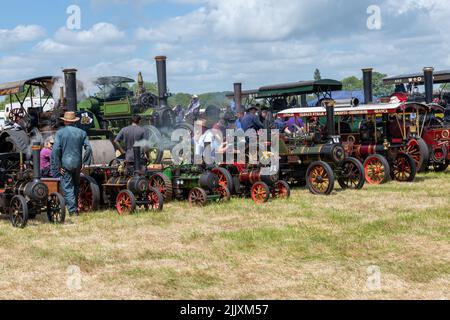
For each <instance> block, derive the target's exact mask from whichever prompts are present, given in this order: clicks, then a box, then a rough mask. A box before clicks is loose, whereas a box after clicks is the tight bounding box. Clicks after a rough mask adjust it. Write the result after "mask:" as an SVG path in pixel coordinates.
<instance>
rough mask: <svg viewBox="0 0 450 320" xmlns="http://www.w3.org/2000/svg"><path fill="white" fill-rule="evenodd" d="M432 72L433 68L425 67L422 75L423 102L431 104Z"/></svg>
mask: <svg viewBox="0 0 450 320" xmlns="http://www.w3.org/2000/svg"><path fill="white" fill-rule="evenodd" d="M433 72H434V68H432V67H426V68H423V75H424V81H425V102H426V103H432V102H433V86H434V83H433Z"/></svg>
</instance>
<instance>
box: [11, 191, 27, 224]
mask: <svg viewBox="0 0 450 320" xmlns="http://www.w3.org/2000/svg"><path fill="white" fill-rule="evenodd" d="M10 220H11V224H12V226H13V227H14V228H25V226H26V225H27V222H28V205H27V200H26V199H25V198H24V197H22V196H15V197H14V198H12V200H11V203H10Z"/></svg>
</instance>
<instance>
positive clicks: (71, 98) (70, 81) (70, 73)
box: [63, 69, 78, 112]
mask: <svg viewBox="0 0 450 320" xmlns="http://www.w3.org/2000/svg"><path fill="white" fill-rule="evenodd" d="M63 72H64V82H65V85H66V110H67V111H73V112H76V111H77V103H78V101H77V70H76V69H65V70H63Z"/></svg>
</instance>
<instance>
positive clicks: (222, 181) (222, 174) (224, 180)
mask: <svg viewBox="0 0 450 320" xmlns="http://www.w3.org/2000/svg"><path fill="white" fill-rule="evenodd" d="M211 172H212V173H214V174H215V175H216V176H218V177H219V185H221V186H222V187H225V188H228V190H229V191H230V192H231V193H232V192H233V190H234V188H233V177H232V176H231V173H230V171H228V170H227V169H225V168H221V167H217V168H214V169H212V170H211Z"/></svg>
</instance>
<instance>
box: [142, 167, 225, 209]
mask: <svg viewBox="0 0 450 320" xmlns="http://www.w3.org/2000/svg"><path fill="white" fill-rule="evenodd" d="M147 176H148V177H149V181H150V185H151V186H152V187H153V188H156V189H158V190H159V191H161V193H162V194H163V195H164V199H165V200H166V201H170V200H173V199H177V200H184V199H187V200H188V201H189V204H190V205H191V206H204V205H206V204H207V203H208V202H212V201H218V202H223V201H229V200H230V197H231V194H230V191H229V190H228V188H227V187H225V186H223V185H221V184H220V183H219V177H218V176H217V175H216V174H215V173H213V172H212V171H211V170H207V169H205V168H203V167H202V166H195V165H180V166H169V167H166V168H163V167H162V166H153V168H150V169H148V170H147Z"/></svg>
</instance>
